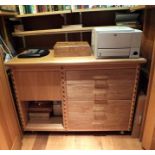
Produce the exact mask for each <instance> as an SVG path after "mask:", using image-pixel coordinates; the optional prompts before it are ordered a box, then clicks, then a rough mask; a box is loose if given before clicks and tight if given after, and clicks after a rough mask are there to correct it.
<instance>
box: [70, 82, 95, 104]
mask: <svg viewBox="0 0 155 155" xmlns="http://www.w3.org/2000/svg"><path fill="white" fill-rule="evenodd" d="M93 90H94V84H93V81H91V80H89V81H88V80H83V81H67V98H68V100H75V101H85V100H87V101H92V100H94V91H93Z"/></svg>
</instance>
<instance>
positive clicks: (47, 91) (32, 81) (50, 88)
mask: <svg viewBox="0 0 155 155" xmlns="http://www.w3.org/2000/svg"><path fill="white" fill-rule="evenodd" d="M14 77H15V84H16V89H17V91H18V96H19V98H20V100H25V101H26V100H61V78H60V72H59V71H16V72H14Z"/></svg>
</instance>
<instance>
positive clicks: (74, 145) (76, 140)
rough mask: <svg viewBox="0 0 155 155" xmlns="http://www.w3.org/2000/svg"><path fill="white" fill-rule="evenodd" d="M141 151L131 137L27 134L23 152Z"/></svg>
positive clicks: (24, 139)
mask: <svg viewBox="0 0 155 155" xmlns="http://www.w3.org/2000/svg"><path fill="white" fill-rule="evenodd" d="M67 149H68V150H73V149H74V150H141V149H142V148H141V143H140V141H139V140H138V139H136V138H132V137H131V136H130V135H120V134H119V135H118V134H117V135H112V134H108V135H107V134H106V135H105V134H103V133H100V134H98V133H97V134H92V133H90V134H86V133H42V132H41V133H32V132H31V133H26V134H25V135H24V138H23V146H22V150H67Z"/></svg>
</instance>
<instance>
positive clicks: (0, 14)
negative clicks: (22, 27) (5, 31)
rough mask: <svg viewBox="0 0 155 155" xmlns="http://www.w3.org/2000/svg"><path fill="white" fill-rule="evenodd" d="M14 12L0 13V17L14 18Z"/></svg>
mask: <svg viewBox="0 0 155 155" xmlns="http://www.w3.org/2000/svg"><path fill="white" fill-rule="evenodd" d="M15 15H17V13H16V12H8V11H0V16H15Z"/></svg>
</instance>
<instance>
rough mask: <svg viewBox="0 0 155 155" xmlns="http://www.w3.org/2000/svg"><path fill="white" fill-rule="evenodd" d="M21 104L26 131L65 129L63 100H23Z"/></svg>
mask: <svg viewBox="0 0 155 155" xmlns="http://www.w3.org/2000/svg"><path fill="white" fill-rule="evenodd" d="M21 105H22V106H21V108H22V113H23V114H22V115H23V117H22V124H23V127H24V130H25V131H61V130H64V127H63V112H62V102H61V101H23V102H22V103H21Z"/></svg>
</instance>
